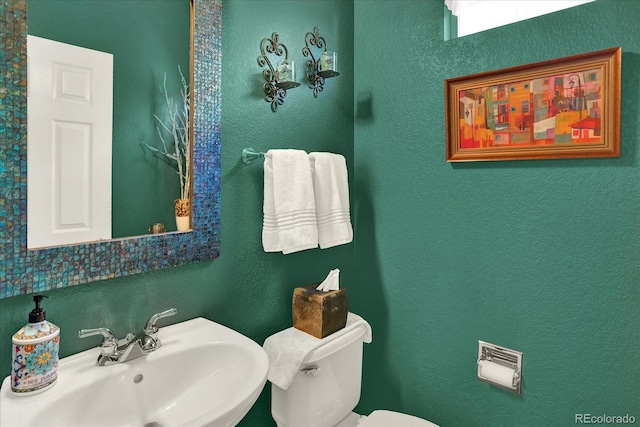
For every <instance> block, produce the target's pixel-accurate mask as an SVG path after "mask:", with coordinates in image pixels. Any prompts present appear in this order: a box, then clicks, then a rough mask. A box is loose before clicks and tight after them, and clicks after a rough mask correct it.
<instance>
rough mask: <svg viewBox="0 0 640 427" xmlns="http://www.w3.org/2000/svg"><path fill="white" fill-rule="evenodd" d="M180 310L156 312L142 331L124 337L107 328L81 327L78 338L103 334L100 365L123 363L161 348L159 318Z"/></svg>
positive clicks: (99, 357) (99, 358)
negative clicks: (116, 335)
mask: <svg viewBox="0 0 640 427" xmlns="http://www.w3.org/2000/svg"><path fill="white" fill-rule="evenodd" d="M177 312H178V310H176V309H175V308H170V309H169V310H165V311H163V312H161V313H156V314H154V315H153V316H151V317H150V318H149V320H147V323H146V324H145V326H144V329H143V330H142V332H139V333H138V334H136V335H134V334H132V333H128V334H127V335H126V336H125V337H124V338H122V339H117V338H116V337H115V335H113V332H111V330H110V329H107V328H95V329H81V330H79V331H78V338H86V337H91V336H94V335H102V337H103V338H102V343H101V344H100V355H99V356H98V360H97V361H96V365H98V366H108V365H113V364H116V363H123V362H126V361H129V360H133V359H136V358H138V357H141V356H144V355H146V354H149V353H151V352H153V351H155V350H157V349H159V348H160V346H161V345H162V343H161V342H160V340H159V339H158V329H159V328H158V325H157V324H156V323H157V322H158V320H160V319H162V318H164V317H169V316H173V315H175V314H176V313H177Z"/></svg>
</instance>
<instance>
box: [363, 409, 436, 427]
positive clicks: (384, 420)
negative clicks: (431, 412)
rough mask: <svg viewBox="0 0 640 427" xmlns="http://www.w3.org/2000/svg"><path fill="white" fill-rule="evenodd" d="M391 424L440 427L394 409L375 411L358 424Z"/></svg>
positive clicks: (381, 426) (371, 426) (366, 426)
mask: <svg viewBox="0 0 640 427" xmlns="http://www.w3.org/2000/svg"><path fill="white" fill-rule="evenodd" d="M389 426H402V427H438V426H437V425H436V424H434V423H432V422H429V421H427V420H424V419H422V418H418V417H414V416H412V415H407V414H402V413H400V412H393V411H384V410H379V411H373V412H372V413H371V415H369V416H368V417H366V418H364V419H363V420H362V422H360V423H359V424H358V427H389Z"/></svg>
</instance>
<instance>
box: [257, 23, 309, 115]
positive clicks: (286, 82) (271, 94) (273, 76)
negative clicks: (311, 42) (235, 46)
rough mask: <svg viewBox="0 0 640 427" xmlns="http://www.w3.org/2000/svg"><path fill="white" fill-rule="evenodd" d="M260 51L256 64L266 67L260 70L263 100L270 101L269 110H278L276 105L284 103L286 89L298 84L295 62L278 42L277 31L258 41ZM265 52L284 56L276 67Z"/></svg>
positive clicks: (285, 48)
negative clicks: (262, 80) (262, 78)
mask: <svg viewBox="0 0 640 427" xmlns="http://www.w3.org/2000/svg"><path fill="white" fill-rule="evenodd" d="M260 53H261V55H260V56H258V65H260V66H261V67H268V68H266V69H265V70H263V71H262V75H263V76H264V79H265V82H264V84H263V85H262V88H263V90H264V93H265V97H264V99H265V101H267V102H269V103H271V111H273V112H274V113H275V112H276V111H277V110H278V105H282V104H284V98H285V96H287V90H288V89H293V88H294V87H298V86H300V83H297V82H296V81H295V80H296V69H295V63H294V62H293V61H292V60H289V50H288V49H287V47H286V46H285V45H284V44H282V43H280V40H279V37H278V33H273V34H271V38H270V39H269V38H264V39H262V41H261V42H260ZM267 54H271V55H275V56H276V59H277V57H280V56H284V59H283V60H282V61H279V63H278V64H277V68H273V65H272V64H271V61H269V57H268V56H267Z"/></svg>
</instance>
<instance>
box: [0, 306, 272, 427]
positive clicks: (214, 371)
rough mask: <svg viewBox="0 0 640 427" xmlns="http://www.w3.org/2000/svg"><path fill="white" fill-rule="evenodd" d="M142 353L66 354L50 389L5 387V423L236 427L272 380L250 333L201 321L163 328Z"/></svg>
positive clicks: (1, 398)
mask: <svg viewBox="0 0 640 427" xmlns="http://www.w3.org/2000/svg"><path fill="white" fill-rule="evenodd" d="M158 338H159V339H160V341H162V346H161V347H160V348H159V349H158V350H156V351H154V352H153V353H150V354H148V355H146V356H144V357H140V358H138V359H134V360H131V361H129V362H125V363H120V364H116V365H111V366H96V365H95V363H96V360H97V358H98V354H99V353H100V350H99V349H98V348H93V349H91V350H87V351H83V352H82V353H78V354H75V355H73V356H69V357H65V358H64V359H61V360H60V362H59V365H58V380H57V382H56V384H55V385H53V386H51V387H50V388H49V389H48V390H46V391H44V392H42V393H39V394H36V395H31V396H29V395H25V396H17V395H14V394H13V393H12V392H11V384H10V382H9V381H10V378H9V377H7V378H5V380H4V382H3V383H2V389H1V390H0V427H22V426H25V427H26V426H29V427H36V426H37V427H42V426H47V427H74V426H77V427H91V426H96V427H107V426H108V427H112V426H113V427H128V426H131V427H134V426H135V427H144V426H147V427H173V426H185V427H186V426H188V427H196V426H215V427H226V426H234V425H236V424H237V423H238V422H240V420H241V419H242V418H243V417H244V416H245V415H246V414H247V412H248V411H249V409H250V408H251V406H253V404H254V403H255V401H256V399H257V398H258V396H259V395H260V392H261V391H262V388H263V387H264V385H265V383H266V380H267V371H268V366H269V363H268V359H267V355H266V353H265V352H264V350H263V349H262V347H260V346H259V345H258V344H257V343H255V342H254V341H252V340H251V339H249V338H247V337H245V336H244V335H242V334H240V333H238V332H236V331H234V330H232V329H229V328H227V327H225V326H222V325H219V324H217V323H215V322H212V321H210V320H206V319H203V318H197V319H192V320H188V321H186V322H182V323H178V324H175V325H171V326H167V327H164V328H160V331H159V332H158Z"/></svg>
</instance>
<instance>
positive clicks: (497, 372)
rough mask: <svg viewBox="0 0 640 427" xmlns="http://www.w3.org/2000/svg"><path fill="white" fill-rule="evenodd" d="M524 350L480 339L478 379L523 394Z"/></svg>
mask: <svg viewBox="0 0 640 427" xmlns="http://www.w3.org/2000/svg"><path fill="white" fill-rule="evenodd" d="M522 356H523V355H522V352H520V351H516V350H512V349H509V348H505V347H500V346H497V345H495V344H491V343H488V342H485V341H480V340H478V362H477V367H478V379H479V380H480V381H483V382H485V383H487V384H491V385H493V386H496V387H499V388H501V389H503V390H507V391H510V392H512V393H515V394H521V384H522Z"/></svg>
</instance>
